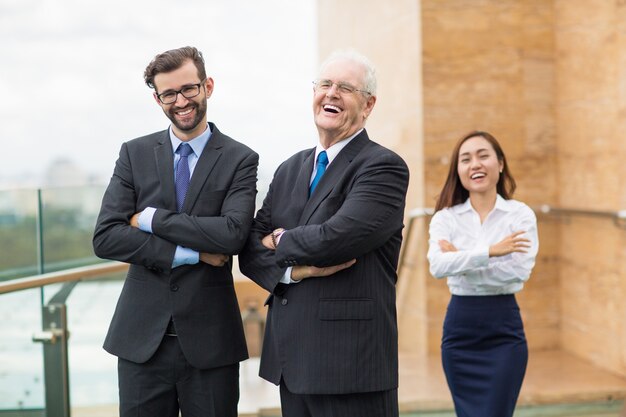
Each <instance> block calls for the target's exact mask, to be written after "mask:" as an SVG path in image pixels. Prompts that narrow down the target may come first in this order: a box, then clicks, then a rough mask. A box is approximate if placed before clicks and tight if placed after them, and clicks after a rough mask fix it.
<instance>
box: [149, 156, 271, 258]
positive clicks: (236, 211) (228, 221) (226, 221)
mask: <svg viewBox="0 0 626 417" xmlns="http://www.w3.org/2000/svg"><path fill="white" fill-rule="evenodd" d="M225 156H226V157H229V155H225ZM230 157H232V156H230ZM258 164H259V156H258V154H256V153H255V152H252V151H249V152H248V153H247V154H246V155H245V156H244V157H243V158H240V160H239V163H238V164H237V166H236V167H235V168H234V173H233V177H232V181H231V183H230V186H229V188H228V191H227V192H226V196H225V198H224V201H223V203H222V209H221V213H220V215H219V216H195V215H190V214H187V213H178V212H175V211H170V210H165V209H157V210H156V212H155V214H154V217H153V219H152V232H153V233H154V234H155V235H157V236H160V237H162V238H164V239H167V240H169V241H171V242H174V243H176V244H177V245H180V246H183V247H186V248H190V249H193V250H196V251H198V252H209V253H222V254H226V255H235V254H237V253H239V251H241V248H242V247H243V245H244V244H245V242H246V239H247V237H248V232H249V231H250V225H251V223H252V218H253V216H254V205H255V197H256V181H257V167H258ZM222 174H223V173H222Z"/></svg>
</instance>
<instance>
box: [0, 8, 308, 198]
mask: <svg viewBox="0 0 626 417" xmlns="http://www.w3.org/2000/svg"><path fill="white" fill-rule="evenodd" d="M316 21H317V17H316V5H315V1H314V0H301V1H297V2H289V1H282V0H266V1H263V2H257V1H253V0H235V1H232V2H226V1H219V0H189V1H187V2H184V3H176V4H175V5H174V4H172V3H171V2H166V1H164V0H152V1H150V2H148V1H146V0H141V1H138V2H127V1H122V0H112V1H110V2H106V3H101V4H100V3H93V4H92V3H91V2H81V1H77V0H63V1H61V0H2V1H1V2H0V36H1V37H2V39H4V41H2V42H0V53H1V54H2V56H3V65H2V68H1V69H0V72H1V73H2V76H1V77H0V91H3V92H5V93H6V94H7V98H8V99H7V100H0V114H2V123H0V141H1V143H2V145H3V149H4V151H3V152H2V155H3V157H2V163H1V164H0V189H7V188H18V187H40V186H45V185H50V183H51V181H52V180H53V179H54V183H53V184H51V185H54V186H63V185H75V184H76V183H78V182H80V181H85V182H101V183H102V182H107V181H108V178H109V177H110V175H111V173H112V171H113V166H114V163H115V160H116V159H117V155H118V151H119V148H120V145H121V144H122V142H124V141H127V140H130V139H132V138H135V137H138V136H143V135H146V134H149V133H152V132H154V131H159V130H163V129H166V128H167V127H168V126H169V120H167V118H166V117H165V115H163V113H162V111H161V109H160V108H159V107H158V105H157V104H156V103H155V102H154V100H153V98H152V94H151V93H152V92H151V90H150V89H148V87H147V86H146V85H145V84H144V83H143V70H144V68H145V66H146V65H147V64H148V62H149V61H150V60H151V59H152V58H153V57H154V55H155V54H157V53H159V52H162V51H164V50H167V49H172V48H177V47H180V46H184V45H192V46H196V47H198V49H200V50H201V51H202V53H203V54H204V57H205V61H206V67H207V73H208V74H209V75H210V76H211V77H213V79H214V81H215V92H214V94H213V96H212V97H211V99H209V102H208V117H209V120H210V121H212V122H214V123H216V125H217V126H218V127H219V128H220V130H221V131H222V132H224V133H226V134H228V135H230V136H232V137H233V138H235V139H236V140H239V141H241V142H243V143H245V144H247V145H248V146H250V147H251V148H253V149H254V150H256V151H257V152H258V153H259V154H260V156H261V161H260V174H259V177H265V178H266V179H269V177H270V176H271V174H272V173H273V171H274V169H275V168H276V167H277V166H278V164H279V163H280V162H282V161H283V160H284V159H286V158H287V157H288V156H290V155H291V154H293V153H294V152H296V151H298V150H300V149H302V148H305V147H309V146H311V147H312V146H314V145H315V144H316V141H317V134H316V132H315V128H314V124H313V120H312V111H311V94H312V92H311V91H312V88H311V80H312V79H313V78H314V76H315V72H316V70H317V65H318V62H317V33H316V31H317V29H316ZM51 172H53V173H56V174H55V175H57V174H59V173H60V172H61V173H62V172H66V173H69V174H68V175H66V176H65V178H66V180H65V179H63V178H64V177H63V176H62V175H61V176H58V175H57V176H56V177H55V176H53V175H51Z"/></svg>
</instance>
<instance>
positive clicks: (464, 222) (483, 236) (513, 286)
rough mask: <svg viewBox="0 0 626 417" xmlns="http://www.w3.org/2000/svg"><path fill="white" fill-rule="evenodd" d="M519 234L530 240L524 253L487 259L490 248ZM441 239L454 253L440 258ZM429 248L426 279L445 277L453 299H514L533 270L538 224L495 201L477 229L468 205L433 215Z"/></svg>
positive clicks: (518, 207)
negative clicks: (466, 296) (468, 297)
mask: <svg viewBox="0 0 626 417" xmlns="http://www.w3.org/2000/svg"><path fill="white" fill-rule="evenodd" d="M518 231H524V232H525V233H524V234H522V235H520V237H524V238H527V239H529V240H530V248H528V249H527V252H526V253H521V252H514V253H511V254H508V255H504V256H494V257H491V258H490V257H489V246H491V245H493V244H495V243H498V242H500V241H502V240H503V239H504V238H505V237H507V236H509V235H510V234H512V233H514V232H518ZM442 239H443V240H447V241H448V242H450V243H452V244H453V245H454V247H455V248H456V249H457V251H456V252H445V253H444V252H442V251H441V248H440V247H439V243H438V242H439V241H440V240H442ZM428 243H429V248H428V261H429V262H430V273H431V274H432V275H433V276H434V277H435V278H443V277H448V287H449V288H450V292H451V293H452V294H454V295H497V294H513V293H516V292H518V291H520V290H521V289H522V288H523V287H524V282H526V281H527V280H528V278H529V277H530V272H531V270H532V269H533V266H534V265H535V257H536V256H537V250H538V249H539V239H538V236H537V218H536V217H535V213H534V212H533V211H532V210H531V209H530V207H528V206H527V205H526V204H524V203H522V202H520V201H516V200H505V199H504V198H502V197H501V196H500V195H498V196H497V198H496V204H495V207H494V209H493V210H492V211H491V212H490V213H489V214H488V215H487V217H486V218H485V221H484V222H483V224H481V223H480V216H479V215H478V213H477V212H476V211H475V210H474V208H473V207H472V205H471V204H470V200H469V199H467V201H465V203H463V204H458V205H456V206H454V207H449V208H445V209H443V210H440V211H438V212H437V213H435V215H434V216H433V218H432V220H431V222H430V239H429V241H428Z"/></svg>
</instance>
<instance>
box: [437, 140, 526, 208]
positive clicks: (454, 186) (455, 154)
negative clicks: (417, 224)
mask: <svg viewBox="0 0 626 417" xmlns="http://www.w3.org/2000/svg"><path fill="white" fill-rule="evenodd" d="M477 136H478V137H481V138H484V139H485V140H486V141H487V142H489V143H490V144H491V146H492V147H493V150H494V151H495V152H496V156H497V157H498V161H500V162H502V173H501V174H500V178H499V179H498V184H497V185H496V189H497V192H498V194H500V195H501V196H502V198H504V199H506V200H509V199H511V198H512V197H513V193H514V192H515V187H516V185H515V180H514V179H513V176H512V175H511V172H510V171H509V165H508V164H507V162H506V156H504V151H503V150H502V147H501V146H500V144H499V143H498V141H497V140H496V138H494V137H493V136H492V135H491V134H489V133H487V132H481V131H479V130H476V131H473V132H470V133H468V134H467V135H465V136H463V137H462V138H461V139H460V140H459V141H458V142H457V144H456V145H455V146H454V150H453V151H452V158H450V168H449V169H448V178H446V183H445V184H444V185H443V189H442V190H441V194H439V197H437V204H436V205H435V211H436V212H437V211H439V210H441V209H444V208H446V207H452V206H455V205H457V204H461V203H463V202H465V200H467V199H468V197H469V191H467V190H466V189H465V188H464V187H463V184H461V179H460V178H459V172H458V165H459V151H460V150H461V145H463V143H465V141H466V140H468V139H471V138H475V137H477Z"/></svg>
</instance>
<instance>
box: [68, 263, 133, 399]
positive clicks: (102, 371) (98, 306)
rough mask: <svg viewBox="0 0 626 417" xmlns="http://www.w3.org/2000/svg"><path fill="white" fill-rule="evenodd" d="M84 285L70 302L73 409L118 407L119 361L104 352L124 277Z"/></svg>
mask: <svg viewBox="0 0 626 417" xmlns="http://www.w3.org/2000/svg"><path fill="white" fill-rule="evenodd" d="M124 275H125V274H119V275H117V276H111V277H108V279H102V280H95V281H85V282H81V283H80V284H78V285H77V286H76V287H75V288H74V290H73V291H72V293H71V295H70V296H69V298H68V299H67V316H68V326H69V329H70V331H71V336H70V338H69V347H68V356H69V364H70V369H69V374H70V399H71V404H72V407H80V408H99V407H102V406H109V407H110V406H113V405H115V406H116V405H117V403H118V388H117V358H116V357H115V356H113V355H111V354H109V353H108V352H106V351H105V350H104V349H103V348H102V344H103V342H104V338H105V336H106V333H107V330H108V327H109V323H110V321H111V317H112V316H113V311H114V309H115V305H116V303H117V299H118V298H119V294H120V291H121V290H122V285H123V283H124V282H123V279H122V278H123V276H124Z"/></svg>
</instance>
